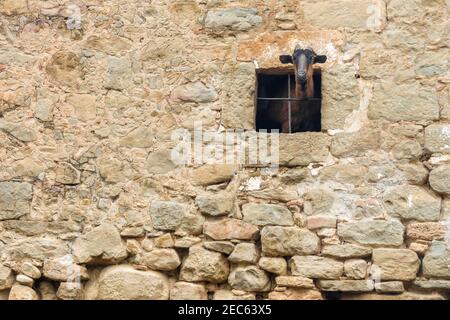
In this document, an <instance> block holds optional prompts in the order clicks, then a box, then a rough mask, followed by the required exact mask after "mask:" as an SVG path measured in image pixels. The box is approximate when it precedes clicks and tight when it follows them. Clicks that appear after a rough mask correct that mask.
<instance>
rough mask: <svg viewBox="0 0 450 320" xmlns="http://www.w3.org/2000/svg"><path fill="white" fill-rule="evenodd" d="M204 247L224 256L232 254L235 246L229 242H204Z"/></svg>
mask: <svg viewBox="0 0 450 320" xmlns="http://www.w3.org/2000/svg"><path fill="white" fill-rule="evenodd" d="M203 247H205V249H208V250H212V251H217V252H220V253H224V254H230V253H231V252H233V250H234V244H233V243H231V242H229V241H207V242H203Z"/></svg>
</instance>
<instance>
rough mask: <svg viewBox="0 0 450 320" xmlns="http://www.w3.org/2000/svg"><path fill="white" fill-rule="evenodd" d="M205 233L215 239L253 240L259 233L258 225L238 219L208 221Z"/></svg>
mask: <svg viewBox="0 0 450 320" xmlns="http://www.w3.org/2000/svg"><path fill="white" fill-rule="evenodd" d="M203 233H204V234H205V235H207V236H208V237H211V238H212V239H214V240H232V239H239V240H251V239H255V238H256V237H257V235H258V234H259V229H258V227H256V226H254V225H252V224H250V223H248V222H245V221H242V220H238V219H228V218H225V219H220V220H215V221H206V222H205V223H204V225H203Z"/></svg>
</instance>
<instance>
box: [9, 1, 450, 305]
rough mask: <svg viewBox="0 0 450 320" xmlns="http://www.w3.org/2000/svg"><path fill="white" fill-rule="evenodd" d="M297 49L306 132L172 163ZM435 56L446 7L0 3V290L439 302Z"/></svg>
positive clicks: (448, 281) (444, 262) (229, 125)
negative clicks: (304, 55)
mask: <svg viewBox="0 0 450 320" xmlns="http://www.w3.org/2000/svg"><path fill="white" fill-rule="evenodd" d="M297 43H302V44H305V45H310V46H312V47H313V48H314V50H316V52H318V53H320V54H326V55H327V57H328V61H327V63H326V64H325V65H323V66H322V96H323V101H322V129H323V130H322V132H319V133H297V134H292V135H287V134H286V135H281V136H280V168H279V170H277V171H274V170H270V169H267V168H262V167H261V166H257V165H254V166H237V165H236V166H234V165H220V164H216V165H211V164H205V165H195V166H194V165H193V166H178V165H176V164H174V163H173V162H172V161H171V158H170V150H171V148H173V146H174V142H173V141H172V140H171V134H172V132H173V131H174V130H175V129H178V128H186V129H192V127H193V125H194V121H201V122H202V124H203V127H204V128H205V129H209V130H214V131H217V132H226V131H229V130H238V129H244V130H248V131H251V130H254V129H255V128H254V112H255V110H254V107H255V106H254V98H255V78H256V68H262V69H264V68H280V67H281V65H280V64H279V62H278V56H279V55H280V54H286V53H290V52H292V49H293V48H294V47H295V45H296V44H297ZM449 58H450V1H449V0H327V1H318V0H295V1H294V0H292V1H291V0H286V1H267V0H241V1H225V0H182V1H178V0H177V1H169V0H154V1H140V0H116V1H101V0H90V1H85V0H74V1H65V0H28V1H27V0H0V299H11V300H21V299H36V300H37V299H173V300H175V299H233V300H240V299H249V300H251V299H283V300H284V299H328V298H331V297H332V298H339V299H447V298H448V297H449V290H450V232H449V228H450V102H449V100H450V99H449V95H450V72H449Z"/></svg>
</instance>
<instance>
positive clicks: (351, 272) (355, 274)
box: [344, 259, 368, 280]
mask: <svg viewBox="0 0 450 320" xmlns="http://www.w3.org/2000/svg"><path fill="white" fill-rule="evenodd" d="M367 267H368V266H367V262H366V261H365V260H362V259H351V260H347V261H345V262H344V274H345V276H346V277H347V278H349V279H354V280H360V279H365V278H366V276H367Z"/></svg>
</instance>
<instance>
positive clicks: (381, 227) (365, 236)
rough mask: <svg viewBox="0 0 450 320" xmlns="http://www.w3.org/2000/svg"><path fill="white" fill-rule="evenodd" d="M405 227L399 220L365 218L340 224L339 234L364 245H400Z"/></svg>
mask: <svg viewBox="0 0 450 320" xmlns="http://www.w3.org/2000/svg"><path fill="white" fill-rule="evenodd" d="M404 230H405V227H404V226H403V225H402V224H401V223H400V221H397V220H373V219H363V220H360V221H354V222H345V223H339V224H338V235H339V236H340V237H342V238H344V239H345V240H347V241H354V242H357V243H359V244H362V245H374V246H375V245H390V246H400V245H401V244H402V243H403V233H404Z"/></svg>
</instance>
